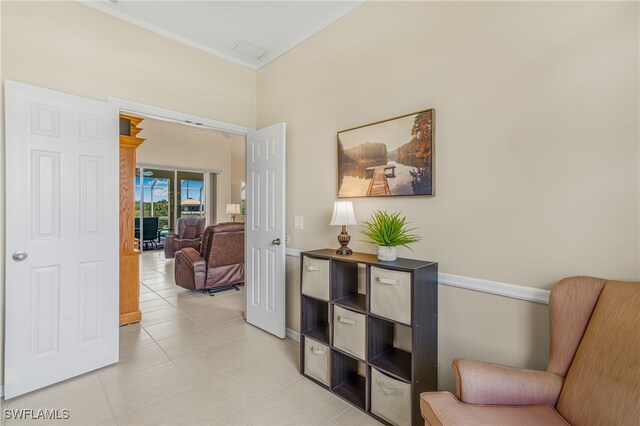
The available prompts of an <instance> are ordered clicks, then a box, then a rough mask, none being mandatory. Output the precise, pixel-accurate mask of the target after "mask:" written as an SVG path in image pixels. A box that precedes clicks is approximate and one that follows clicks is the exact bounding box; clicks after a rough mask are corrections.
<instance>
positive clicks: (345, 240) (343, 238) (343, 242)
mask: <svg viewBox="0 0 640 426" xmlns="http://www.w3.org/2000/svg"><path fill="white" fill-rule="evenodd" d="M349 241H351V236H350V235H349V234H348V233H347V227H346V226H345V225H342V232H340V235H338V242H339V243H340V248H339V249H338V250H336V254H341V255H343V256H346V255H349V254H353V250H351V249H350V248H349V247H347V246H348V245H349Z"/></svg>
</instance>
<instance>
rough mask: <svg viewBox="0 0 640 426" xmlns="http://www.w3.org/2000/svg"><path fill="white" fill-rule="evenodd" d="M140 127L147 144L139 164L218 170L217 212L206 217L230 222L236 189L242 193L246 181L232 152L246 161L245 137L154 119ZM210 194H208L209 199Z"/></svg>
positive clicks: (210, 221)
mask: <svg viewBox="0 0 640 426" xmlns="http://www.w3.org/2000/svg"><path fill="white" fill-rule="evenodd" d="M140 127H142V129H143V130H142V132H140V137H142V138H145V139H146V141H145V142H144V143H143V144H142V145H140V147H139V148H138V150H137V162H138V164H147V165H155V166H165V167H169V168H176V169H180V168H181V169H184V170H190V169H201V170H209V171H219V172H220V173H219V174H218V178H217V191H216V195H217V197H216V198H217V199H216V206H217V210H216V212H215V215H210V214H207V223H213V222H214V221H215V222H224V221H228V220H230V219H231V218H230V216H229V215H227V214H226V206H227V204H228V203H231V202H232V200H233V189H234V188H236V187H237V188H238V191H239V188H240V180H242V179H244V167H242V169H241V170H240V173H242V175H239V172H238V171H237V170H235V169H236V168H237V164H235V163H234V155H233V153H234V152H235V157H237V156H239V155H240V154H239V153H242V157H243V158H244V154H243V153H244V140H245V137H244V136H240V135H235V134H231V133H226V132H224V133H223V132H219V131H217V130H208V129H202V128H196V127H191V126H186V125H184V124H178V123H171V122H167V121H160V120H155V119H145V120H144V121H143V122H142V123H141V124H140ZM243 164H244V163H243ZM210 193H211V192H210V191H207V193H206V196H209V194H210ZM238 198H239V196H238ZM209 213H212V212H209Z"/></svg>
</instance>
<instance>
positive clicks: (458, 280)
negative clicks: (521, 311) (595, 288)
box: [286, 247, 550, 304]
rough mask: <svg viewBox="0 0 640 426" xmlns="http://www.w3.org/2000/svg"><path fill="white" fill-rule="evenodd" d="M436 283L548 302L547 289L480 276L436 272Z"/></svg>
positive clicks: (296, 251)
mask: <svg viewBox="0 0 640 426" xmlns="http://www.w3.org/2000/svg"><path fill="white" fill-rule="evenodd" d="M301 252H302V250H299V249H295V248H291V247H287V249H286V253H287V256H291V257H300V253H301ZM438 283H439V284H441V285H446V286H450V287H457V288H463V289H465V290H471V291H479V292H481V293H488V294H494V295H496V296H503V297H510V298H512V299H518V300H525V301H527V302H534V303H542V304H548V303H549V295H550V292H549V290H543V289H539V288H535V287H527V286H522V285H516V284H509V283H501V282H497V281H489V280H483V279H480V278H471V277H463V276H461V275H453V274H445V273H443V272H440V273H439V274H438Z"/></svg>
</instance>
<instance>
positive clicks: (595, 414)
mask: <svg viewBox="0 0 640 426" xmlns="http://www.w3.org/2000/svg"><path fill="white" fill-rule="evenodd" d="M549 310H550V317H551V353H550V357H549V365H548V367H547V371H533V370H519V369H516V368H510V367H505V366H501V365H497V364H490V363H485V362H478V361H467V360H462V359H456V360H454V361H453V365H452V367H453V371H454V374H455V376H456V386H457V390H458V399H456V398H455V397H454V396H453V395H452V394H451V393H449V392H427V393H423V394H422V395H421V398H422V400H421V409H422V416H423V417H424V419H425V424H426V425H429V426H436V425H473V426H477V425H492V426H493V425H565V426H566V425H567V424H572V425H603V426H622V425H629V426H637V425H640V283H629V282H614V281H606V280H602V279H598V278H590V277H572V278H566V279H564V280H562V281H560V282H559V283H558V284H556V285H555V286H554V287H553V290H551V300H550V303H549Z"/></svg>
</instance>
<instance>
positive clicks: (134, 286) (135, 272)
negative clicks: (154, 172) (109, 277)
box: [120, 114, 144, 325]
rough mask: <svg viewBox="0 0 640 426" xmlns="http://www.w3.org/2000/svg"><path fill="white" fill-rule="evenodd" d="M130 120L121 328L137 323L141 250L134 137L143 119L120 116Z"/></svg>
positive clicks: (124, 161) (123, 144)
mask: <svg viewBox="0 0 640 426" xmlns="http://www.w3.org/2000/svg"><path fill="white" fill-rule="evenodd" d="M120 118H124V119H126V120H130V122H131V125H130V132H129V134H130V136H128V135H120V325H125V324H131V323H134V322H140V320H141V319H142V314H141V313H140V250H138V242H137V240H136V239H135V238H134V235H135V233H134V220H135V212H136V209H135V176H136V148H138V146H140V144H141V143H142V142H144V139H141V138H138V137H136V135H137V134H138V132H140V130H141V129H138V128H137V126H138V124H140V122H141V121H142V118H138V117H133V116H129V115H125V114H120Z"/></svg>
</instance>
